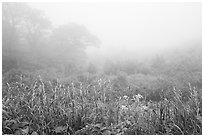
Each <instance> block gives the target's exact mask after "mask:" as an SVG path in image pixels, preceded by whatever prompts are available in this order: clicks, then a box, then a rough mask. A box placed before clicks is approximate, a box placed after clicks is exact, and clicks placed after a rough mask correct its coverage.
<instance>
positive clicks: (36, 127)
mask: <svg viewBox="0 0 204 137" xmlns="http://www.w3.org/2000/svg"><path fill="white" fill-rule="evenodd" d="M2 11H3V12H2V27H3V28H2V36H3V37H2V40H3V41H2V54H3V55H2V133H3V134H20V135H22V134H23V135H30V134H32V135H55V134H63V135H65V134H80V135H84V134H91V135H93V134H97V135H101V134H103V135H116V134H117V135H132V134H140V135H141V134H153V135H155V134H162V135H163V134H168V135H172V134H185V135H192V134H202V50H201V49H202V44H201V42H197V43H189V44H186V47H185V48H181V49H176V50H174V51H173V50H172V51H168V52H166V53H164V54H159V55H158V56H156V57H154V58H153V59H149V60H145V61H144V60H143V61H140V62H139V61H138V60H136V59H132V60H120V61H113V60H111V59H110V60H105V61H104V63H103V64H102V65H101V64H100V65H99V64H96V63H93V62H92V63H90V62H88V60H87V55H86V52H85V51H86V48H87V47H89V46H95V47H98V46H99V45H100V42H99V39H98V38H97V37H96V36H94V35H92V34H91V33H90V32H89V31H88V30H87V29H86V28H85V27H84V26H82V25H79V24H75V23H69V24H65V25H62V26H59V27H57V28H54V27H52V25H51V23H50V22H49V20H48V19H47V18H46V17H45V16H44V15H43V13H42V12H40V11H38V10H36V9H32V8H30V7H29V6H28V5H26V4H23V3H3V6H2ZM181 46H182V45H181ZM121 54H122V53H121Z"/></svg>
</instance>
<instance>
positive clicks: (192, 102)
mask: <svg viewBox="0 0 204 137" xmlns="http://www.w3.org/2000/svg"><path fill="white" fill-rule="evenodd" d="M78 79H79V77H78ZM114 86H115V85H114V84H113V82H112V80H111V79H109V77H108V76H103V77H101V76H95V77H92V79H86V81H83V82H79V80H78V81H77V80H74V79H71V80H69V81H66V82H61V83H60V82H59V81H58V80H57V79H56V80H45V79H42V78H41V76H38V77H31V76H28V75H22V74H15V75H13V76H12V75H10V76H7V77H6V78H3V86H2V125H3V129H2V130H3V131H2V132H3V134H15V135H19V134H20V135H30V134H31V135H56V134H60V135H69V134H71V135H144V134H145V135H172V134H173V135H182V134H183V135H192V134H194V135H196V134H199V135H200V134H202V95H201V90H199V89H197V88H196V87H192V86H191V84H190V83H189V85H188V86H187V87H186V88H185V91H184V90H180V89H177V88H176V87H172V88H169V91H168V92H167V93H166V94H159V95H160V101H152V100H147V97H145V95H143V94H142V93H139V92H137V90H133V89H132V87H130V86H129V87H127V88H123V89H122V88H118V90H116V89H115V87H114ZM161 93H162V91H161Z"/></svg>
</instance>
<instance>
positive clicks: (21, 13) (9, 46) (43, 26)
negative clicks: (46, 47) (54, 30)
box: [2, 2, 51, 67]
mask: <svg viewBox="0 0 204 137" xmlns="http://www.w3.org/2000/svg"><path fill="white" fill-rule="evenodd" d="M50 25H51V24H50V22H49V20H47V19H46V18H45V17H44V15H43V13H42V12H41V11H39V10H35V9H32V8H30V7H29V6H28V5H27V4H25V3H12V2H11V3H3V4H2V35H3V37H2V49H3V57H2V58H3V67H4V66H6V64H7V63H8V62H10V60H8V59H9V58H10V59H14V60H15V61H14V62H16V65H17V67H18V66H20V62H21V61H20V60H21V59H25V58H27V57H30V56H31V53H32V55H36V53H38V51H39V50H38V49H39V48H40V47H37V45H41V43H40V42H41V41H42V38H43V37H44V35H45V34H44V32H45V31H47V29H48V28H49V26H50ZM25 55H28V56H27V57H25Z"/></svg>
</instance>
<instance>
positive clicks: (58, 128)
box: [54, 126, 67, 133]
mask: <svg viewBox="0 0 204 137" xmlns="http://www.w3.org/2000/svg"><path fill="white" fill-rule="evenodd" d="M66 129H67V127H62V126H60V127H56V128H55V129H54V131H55V132H56V133H60V132H64V131H65V130H66Z"/></svg>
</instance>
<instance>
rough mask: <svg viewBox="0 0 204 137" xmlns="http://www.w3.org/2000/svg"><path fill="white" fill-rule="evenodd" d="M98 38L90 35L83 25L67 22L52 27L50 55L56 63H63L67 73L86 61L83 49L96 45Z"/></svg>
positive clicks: (98, 42) (97, 44)
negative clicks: (54, 27)
mask: <svg viewBox="0 0 204 137" xmlns="http://www.w3.org/2000/svg"><path fill="white" fill-rule="evenodd" d="M99 44H100V41H99V39H98V38H97V37H96V36H94V35H92V34H91V33H90V32H89V31H88V30H87V29H86V28H85V27H84V26H82V25H79V24H76V23H69V24H65V25H61V26H59V27H58V28H56V29H54V30H53V32H52V34H51V36H50V46H51V47H50V49H51V52H52V53H53V54H52V56H53V58H54V59H57V60H56V61H57V62H58V63H61V64H64V66H65V68H66V69H65V71H66V72H67V73H68V72H70V70H71V69H72V68H73V67H75V68H79V65H81V66H83V65H84V63H85V61H86V53H85V50H86V48H87V47H88V46H95V47H98V46H99Z"/></svg>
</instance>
